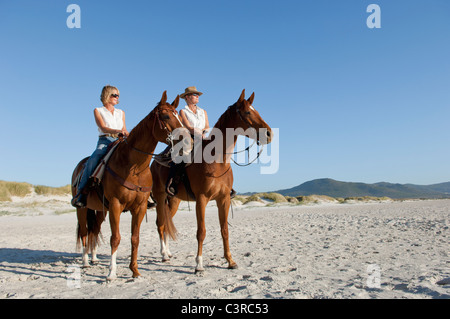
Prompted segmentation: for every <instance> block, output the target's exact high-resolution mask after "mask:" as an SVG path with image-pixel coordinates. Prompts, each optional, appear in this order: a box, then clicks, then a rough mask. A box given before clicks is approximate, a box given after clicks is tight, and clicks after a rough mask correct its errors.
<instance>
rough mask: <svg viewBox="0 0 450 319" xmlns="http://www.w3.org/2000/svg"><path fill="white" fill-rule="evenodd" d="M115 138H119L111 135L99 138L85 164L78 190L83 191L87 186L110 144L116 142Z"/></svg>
mask: <svg viewBox="0 0 450 319" xmlns="http://www.w3.org/2000/svg"><path fill="white" fill-rule="evenodd" d="M115 140H117V138H114V137H110V136H104V137H99V138H98V143H97V148H96V149H95V151H94V153H92V155H91V157H89V159H88V161H87V162H86V164H85V166H84V171H83V175H82V176H81V180H80V184H79V185H78V192H81V191H82V190H83V188H85V187H86V184H87V182H88V180H89V177H90V176H91V175H92V173H93V172H94V170H95V168H96V167H97V165H98V163H100V160H101V159H102V157H103V156H105V155H106V151H107V149H108V145H109V144H111V143H112V142H114V141H115Z"/></svg>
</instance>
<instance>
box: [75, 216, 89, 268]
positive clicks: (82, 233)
mask: <svg viewBox="0 0 450 319" xmlns="http://www.w3.org/2000/svg"><path fill="white" fill-rule="evenodd" d="M77 220H78V229H77V248H79V247H80V244H81V245H82V246H83V252H82V263H83V266H82V267H83V268H86V267H89V245H88V244H87V242H88V240H87V239H88V226H87V208H77Z"/></svg>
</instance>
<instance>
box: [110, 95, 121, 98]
mask: <svg viewBox="0 0 450 319" xmlns="http://www.w3.org/2000/svg"><path fill="white" fill-rule="evenodd" d="M111 96H112V97H116V98H119V94H111Z"/></svg>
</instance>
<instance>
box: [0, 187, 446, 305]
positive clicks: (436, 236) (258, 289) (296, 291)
mask: <svg viewBox="0 0 450 319" xmlns="http://www.w3.org/2000/svg"><path fill="white" fill-rule="evenodd" d="M38 199H39V200H38ZM38 199H37V197H36V196H34V197H33V196H30V197H28V198H24V199H20V200H19V199H15V200H13V201H12V202H1V203H0V212H2V213H1V214H0V233H1V236H0V298H16V299H17V298H64V299H65V298H187V299H191V298H207V299H209V298H217V299H227V298H237V299H241V298H263V299H264V298H270V299H271V298H285V299H301V298H352V299H356V298H449V297H450V280H449V278H450V270H449V263H450V258H449V247H450V246H449V229H448V227H449V225H450V200H429V201H404V202H386V203H363V204H361V203H354V204H348V203H347V204H335V203H328V204H315V205H304V206H298V205H290V204H280V205H271V206H270V207H264V206H263V205H262V204H261V203H260V202H257V203H256V204H254V205H252V204H248V205H235V206H234V209H233V218H231V217H232V216H231V214H230V220H229V222H230V229H229V230H230V244H231V253H232V255H233V259H234V260H235V261H236V262H237V263H238V266H239V268H238V269H236V270H228V269H226V261H225V259H223V258H222V252H223V249H222V241H221V238H220V231H219V225H218V217H217V210H216V208H215V207H214V205H210V206H209V207H208V209H207V219H206V227H207V236H206V240H205V245H204V250H203V251H204V255H203V259H204V264H205V268H206V271H205V273H204V274H203V275H201V276H198V275H195V274H194V266H195V253H196V245H197V242H196V239H195V233H196V221H195V214H194V212H193V211H192V210H193V208H194V207H195V206H194V204H193V203H190V205H189V206H188V205H187V203H185V204H183V209H182V210H180V211H179V212H178V214H177V215H176V216H175V224H176V226H177V228H178V231H179V233H180V234H179V239H178V241H176V242H171V245H170V247H171V251H172V253H173V254H174V257H173V258H172V260H171V261H170V262H169V263H163V262H161V257H160V254H159V239H158V235H157V233H156V229H155V223H154V221H155V211H154V210H151V211H149V212H148V222H146V221H145V220H144V222H143V225H142V228H141V241H140V242H141V244H140V250H139V256H140V257H139V259H138V262H139V266H140V268H139V270H140V272H141V274H142V277H140V278H139V279H132V278H131V272H130V270H129V269H128V263H129V255H130V246H131V245H130V220H131V218H130V215H129V214H128V213H125V214H122V220H121V233H122V241H121V245H120V247H119V252H118V259H117V262H118V279H117V280H115V281H113V282H110V283H107V282H106V280H105V277H106V275H107V272H108V265H109V237H110V230H109V222H106V223H105V224H104V225H103V237H104V238H105V243H103V244H102V245H101V246H100V247H99V250H98V252H99V259H100V262H99V264H97V265H95V266H92V267H89V268H85V269H81V268H79V267H80V266H81V256H80V254H79V253H77V252H76V250H75V229H76V214H75V212H74V209H72V208H71V207H70V205H69V199H70V198H68V197H64V196H63V197H56V196H54V197H44V196H42V197H39V198H38ZM189 208H190V210H189Z"/></svg>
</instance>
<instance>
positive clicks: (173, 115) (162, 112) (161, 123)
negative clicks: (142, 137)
mask: <svg viewBox="0 0 450 319" xmlns="http://www.w3.org/2000/svg"><path fill="white" fill-rule="evenodd" d="M179 102H180V96H179V95H177V97H176V98H175V100H174V101H173V102H172V103H168V102H167V91H164V92H163V94H162V97H161V100H160V101H159V103H158V105H157V106H156V107H155V109H154V110H153V111H152V114H153V116H154V117H155V119H154V121H155V122H154V123H155V125H154V127H153V135H154V136H155V138H156V139H157V140H158V141H159V142H163V143H166V144H173V141H174V139H173V134H172V133H173V132H174V131H175V130H176V129H180V128H183V127H184V126H183V124H182V123H181V120H180V117H179V115H178V112H177V107H178V104H179ZM156 122H157V123H158V124H156Z"/></svg>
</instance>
